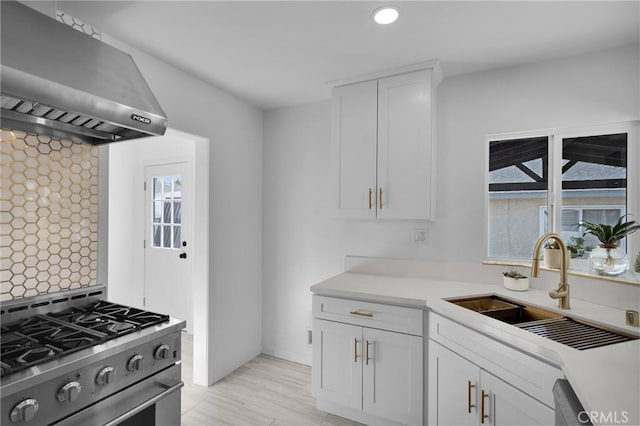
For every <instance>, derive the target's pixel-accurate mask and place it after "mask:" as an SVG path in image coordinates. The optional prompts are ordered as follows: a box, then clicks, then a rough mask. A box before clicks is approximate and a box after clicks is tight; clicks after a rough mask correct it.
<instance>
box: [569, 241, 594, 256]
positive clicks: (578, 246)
mask: <svg viewBox="0 0 640 426" xmlns="http://www.w3.org/2000/svg"><path fill="white" fill-rule="evenodd" d="M567 249H568V250H569V253H570V254H571V259H582V258H585V259H586V258H587V257H588V254H589V253H590V252H591V250H593V247H591V246H585V245H584V238H582V237H571V238H570V239H569V243H568V244H567Z"/></svg>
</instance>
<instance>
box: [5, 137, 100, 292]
mask: <svg viewBox="0 0 640 426" xmlns="http://www.w3.org/2000/svg"><path fill="white" fill-rule="evenodd" d="M14 135H15V139H14V137H13V136H14ZM1 139H2V140H1V141H0V181H1V185H0V227H1V232H0V301H5V300H11V299H18V298H22V297H29V296H35V295H38V294H44V293H54V292H59V291H64V290H69V289H72V288H78V287H82V286H88V285H93V284H96V276H97V263H98V253H97V248H98V242H97V241H98V149H97V148H96V147H92V146H89V145H83V144H77V143H73V142H71V141H68V140H64V139H62V140H61V139H55V138H51V137H48V136H41V135H33V134H28V133H24V132H20V131H14V132H11V131H9V130H5V129H2V138H1Z"/></svg>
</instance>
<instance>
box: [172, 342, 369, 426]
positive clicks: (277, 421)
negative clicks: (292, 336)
mask: <svg viewBox="0 0 640 426" xmlns="http://www.w3.org/2000/svg"><path fill="white" fill-rule="evenodd" d="M182 336H183V338H182V380H183V381H184V388H182V425H183V426H214V425H238V426H240V425H242V426H244V425H247V426H249V425H273V426H276V425H292V426H294V425H295V426H307V425H322V426H354V425H359V423H355V422H352V421H350V420H347V419H343V418H341V417H337V416H334V415H332V414H327V413H325V412H322V411H319V410H317V409H316V408H315V403H314V400H313V398H312V397H311V368H310V367H307V366H305V365H301V364H296V363H293V362H289V361H284V360H281V359H278V358H272V357H269V356H265V355H260V356H258V357H256V358H254V359H252V360H251V361H249V362H248V363H246V364H245V365H243V366H242V367H240V368H238V369H237V370H236V371H234V372H233V373H231V374H230V375H228V376H227V377H225V378H224V379H222V380H220V381H219V382H218V383H216V384H215V385H213V386H211V387H209V388H206V387H203V386H198V385H195V384H193V382H192V377H193V364H192V359H193V337H192V336H191V335H188V334H186V333H183V334H182Z"/></svg>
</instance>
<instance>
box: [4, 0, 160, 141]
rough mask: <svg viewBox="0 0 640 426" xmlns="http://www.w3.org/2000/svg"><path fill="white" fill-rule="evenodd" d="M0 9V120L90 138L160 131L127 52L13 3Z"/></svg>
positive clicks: (156, 111) (152, 101)
mask: <svg viewBox="0 0 640 426" xmlns="http://www.w3.org/2000/svg"><path fill="white" fill-rule="evenodd" d="M0 8H1V10H0V14H1V15H2V26H1V30H2V35H1V43H2V50H0V62H1V64H2V70H1V74H0V86H1V91H2V93H1V96H2V98H1V105H2V110H1V115H0V118H1V125H2V127H4V128H9V129H15V130H22V131H26V132H32V133H37V134H43V135H49V136H53V137H58V138H65V139H71V140H73V141H75V142H84V143H89V144H92V145H96V144H102V143H108V142H117V141H123V140H128V139H135V138H140V137H143V136H151V135H163V134H164V133H165V131H166V128H167V118H166V115H165V114H164V112H163V111H162V108H161V107H160V104H159V103H158V101H157V100H156V98H155V96H154V95H153V93H152V92H151V89H150V88H149V86H148V85H147V83H146V81H145V80H144V78H143V77H142V74H141V73H140V70H138V67H137V66H136V64H135V63H134V62H133V59H132V58H131V56H130V55H128V54H126V53H124V52H122V51H120V50H118V49H116V48H114V47H112V46H110V45H108V44H105V43H103V42H101V41H99V40H96V39H95V38H93V37H91V36H89V35H86V34H83V33H81V32H79V31H77V30H75V29H73V28H71V27H69V26H67V25H65V24H63V23H61V22H58V21H56V20H54V19H52V18H50V17H48V16H46V15H43V14H41V13H39V12H36V11H35V10H33V9H31V8H29V7H27V6H25V5H23V4H20V3H18V2H15V1H5V0H2V1H1V2H0Z"/></svg>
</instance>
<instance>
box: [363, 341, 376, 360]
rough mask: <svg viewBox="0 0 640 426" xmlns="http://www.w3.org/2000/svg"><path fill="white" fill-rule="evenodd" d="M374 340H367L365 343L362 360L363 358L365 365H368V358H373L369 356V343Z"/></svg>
mask: <svg viewBox="0 0 640 426" xmlns="http://www.w3.org/2000/svg"><path fill="white" fill-rule="evenodd" d="M373 343H374V342H370V341H368V340H367V345H366V349H365V355H364V357H365V358H364V360H365V362H364V363H365V365H369V360H370V359H373V358H369V345H370V344H373Z"/></svg>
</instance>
